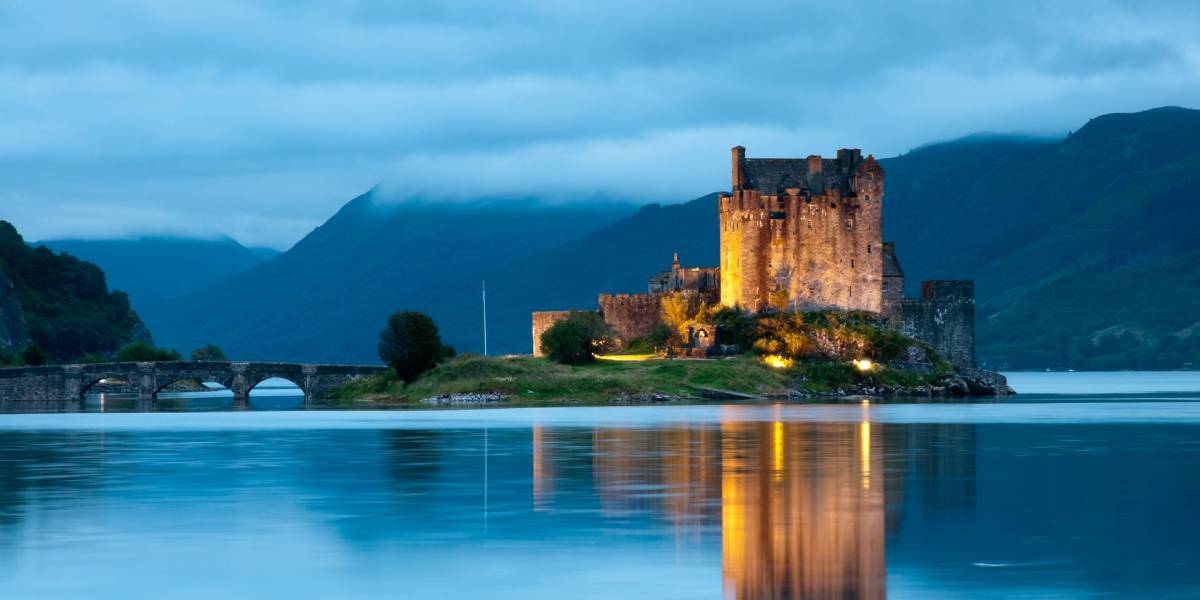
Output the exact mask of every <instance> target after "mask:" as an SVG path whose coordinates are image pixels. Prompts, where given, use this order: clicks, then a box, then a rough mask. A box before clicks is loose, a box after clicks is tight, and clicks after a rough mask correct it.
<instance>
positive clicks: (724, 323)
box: [713, 307, 758, 352]
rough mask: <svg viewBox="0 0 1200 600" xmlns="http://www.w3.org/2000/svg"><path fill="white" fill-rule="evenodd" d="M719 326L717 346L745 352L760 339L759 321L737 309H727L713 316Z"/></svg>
mask: <svg viewBox="0 0 1200 600" xmlns="http://www.w3.org/2000/svg"><path fill="white" fill-rule="evenodd" d="M713 323H714V324H715V325H716V326H717V344H721V345H729V346H737V347H738V349H739V350H741V351H742V352H745V351H747V350H749V349H750V348H752V347H753V346H754V342H755V341H756V340H757V339H758V321H757V320H756V319H755V318H754V316H753V315H751V314H749V313H746V312H744V311H741V310H738V309H736V308H729V307H725V308H722V309H720V310H718V311H717V312H716V314H714V315H713Z"/></svg>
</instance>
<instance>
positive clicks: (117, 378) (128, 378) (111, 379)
mask: <svg viewBox="0 0 1200 600" xmlns="http://www.w3.org/2000/svg"><path fill="white" fill-rule="evenodd" d="M117 382H120V383H122V384H124V385H126V386H129V388H130V389H133V388H135V387H136V386H137V385H138V381H137V377H136V375H130V374H129V373H126V372H120V371H113V372H99V373H88V374H86V375H83V376H82V377H81V378H80V379H79V397H78V398H68V400H83V397H84V396H86V395H87V394H88V393H91V392H92V388H94V387H96V386H98V385H105V384H108V383H117Z"/></svg>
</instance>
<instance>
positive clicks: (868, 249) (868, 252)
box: [867, 244, 871, 254]
mask: <svg viewBox="0 0 1200 600" xmlns="http://www.w3.org/2000/svg"><path fill="white" fill-rule="evenodd" d="M870 253H871V245H870V244H867V254H870Z"/></svg>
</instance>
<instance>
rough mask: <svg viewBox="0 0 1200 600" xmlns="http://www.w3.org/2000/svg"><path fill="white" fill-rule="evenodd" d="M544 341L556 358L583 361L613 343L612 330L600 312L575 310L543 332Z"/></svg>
mask: <svg viewBox="0 0 1200 600" xmlns="http://www.w3.org/2000/svg"><path fill="white" fill-rule="evenodd" d="M541 345H542V348H541V349H542V353H543V354H545V355H546V356H549V357H550V359H551V360H553V361H555V362H558V363H562V364H564V365H582V364H585V363H589V362H591V361H592V360H593V359H594V358H595V354H596V353H597V352H605V351H607V350H608V349H609V347H611V346H612V332H611V331H609V329H608V325H607V324H605V323H604V319H602V318H600V315H599V314H597V313H594V312H581V311H574V310H573V311H571V313H570V314H568V315H567V317H566V318H564V319H561V320H559V321H558V322H557V323H555V324H554V325H551V326H550V328H549V329H547V330H546V331H545V333H543V334H542V339H541Z"/></svg>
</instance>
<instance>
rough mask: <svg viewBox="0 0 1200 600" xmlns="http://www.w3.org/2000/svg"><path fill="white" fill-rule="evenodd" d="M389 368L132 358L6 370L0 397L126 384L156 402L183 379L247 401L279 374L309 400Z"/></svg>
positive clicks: (41, 396) (69, 395)
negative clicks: (218, 388)
mask: <svg viewBox="0 0 1200 600" xmlns="http://www.w3.org/2000/svg"><path fill="white" fill-rule="evenodd" d="M385 369H386V367H368V366H355V365H299V364H289V363H266V362H215V361H214V362H208V361H171V362H126V363H100V364H90V365H59V366H50V367H19V368H13V369H0V400H4V401H16V402H21V401H30V402H52V401H78V400H82V399H83V395H84V394H86V393H88V391H89V390H90V389H92V387H93V386H96V385H97V384H100V383H101V382H104V383H120V384H121V387H122V390H126V391H129V392H132V393H135V394H137V397H138V400H139V401H153V400H155V399H156V397H157V395H158V393H159V392H160V391H162V389H163V388H165V387H167V386H169V385H171V384H172V383H175V382H177V381H199V382H202V383H204V382H213V383H219V384H221V385H223V386H225V387H226V388H228V389H229V390H230V391H232V392H233V398H234V404H240V405H243V406H244V405H246V404H247V403H248V402H249V399H250V390H252V389H254V387H255V386H257V385H258V384H260V383H262V382H263V381H266V380H267V379H271V378H274V377H278V378H281V379H286V380H288V381H290V382H292V383H294V384H296V386H298V387H299V388H300V390H301V391H303V392H304V403H305V405H308V404H311V402H312V401H313V400H315V399H317V398H320V397H322V395H324V394H325V393H327V392H328V391H329V390H330V389H332V388H334V387H337V386H339V385H342V384H344V383H348V382H350V381H352V380H354V379H357V378H359V377H368V376H371V375H375V374H377V373H381V372H383V371H384V370H385Z"/></svg>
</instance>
